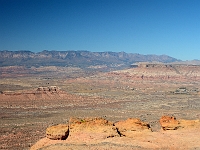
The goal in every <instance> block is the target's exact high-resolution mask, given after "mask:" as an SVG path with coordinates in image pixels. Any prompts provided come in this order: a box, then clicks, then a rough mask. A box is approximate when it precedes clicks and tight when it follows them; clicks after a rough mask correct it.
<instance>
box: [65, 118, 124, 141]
mask: <svg viewBox="0 0 200 150" xmlns="http://www.w3.org/2000/svg"><path fill="white" fill-rule="evenodd" d="M69 130H70V134H69V136H77V135H80V134H85V136H87V135H90V137H91V138H99V139H102V138H103V139H104V138H109V137H115V136H120V135H119V134H118V131H117V128H116V127H115V126H114V124H113V123H112V122H110V121H108V120H106V119H103V118H84V119H81V118H70V120H69Z"/></svg>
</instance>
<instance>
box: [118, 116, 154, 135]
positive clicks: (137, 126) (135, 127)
mask: <svg viewBox="0 0 200 150" xmlns="http://www.w3.org/2000/svg"><path fill="white" fill-rule="evenodd" d="M115 126H116V127H117V129H118V131H119V133H120V134H121V135H122V136H126V137H134V133H135V132H142V131H147V132H149V131H151V128H150V125H149V124H148V123H145V122H142V121H141V120H140V119H136V118H129V119H127V120H124V121H119V122H117V123H115Z"/></svg>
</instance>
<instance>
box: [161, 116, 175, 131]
mask: <svg viewBox="0 0 200 150" xmlns="http://www.w3.org/2000/svg"><path fill="white" fill-rule="evenodd" d="M160 125H161V127H162V129H163V130H176V129H178V128H179V122H178V121H177V120H176V118H175V117H173V116H162V117H161V118H160Z"/></svg>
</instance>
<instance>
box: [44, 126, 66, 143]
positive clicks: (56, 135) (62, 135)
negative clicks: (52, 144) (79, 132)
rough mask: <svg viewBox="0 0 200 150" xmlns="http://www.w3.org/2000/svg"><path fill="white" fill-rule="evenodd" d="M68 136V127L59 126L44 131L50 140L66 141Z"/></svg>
mask: <svg viewBox="0 0 200 150" xmlns="http://www.w3.org/2000/svg"><path fill="white" fill-rule="evenodd" d="M68 135H69V126H68V125H67V124H59V125H56V126H51V127H48V128H47V129H46V137H47V138H49V139H52V140H66V139H67V137H68Z"/></svg>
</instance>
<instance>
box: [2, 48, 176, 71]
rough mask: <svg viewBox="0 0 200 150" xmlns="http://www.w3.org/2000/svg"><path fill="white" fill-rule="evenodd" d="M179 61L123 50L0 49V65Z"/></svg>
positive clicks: (121, 64)
mask: <svg viewBox="0 0 200 150" xmlns="http://www.w3.org/2000/svg"><path fill="white" fill-rule="evenodd" d="M154 61H156V62H163V63H171V62H176V61H179V60H177V59H175V58H173V57H170V56H167V55H141V54H132V53H125V52H90V51H47V50H44V51H42V52H38V53H34V52H31V51H7V50H4V51H0V67H3V66H16V65H17V66H25V67H31V66H34V67H39V66H67V67H79V68H83V69H85V68H88V69H89V68H94V67H95V66H97V68H106V67H108V68H118V69H120V68H125V67H128V66H130V65H131V64H133V63H136V62H154Z"/></svg>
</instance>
